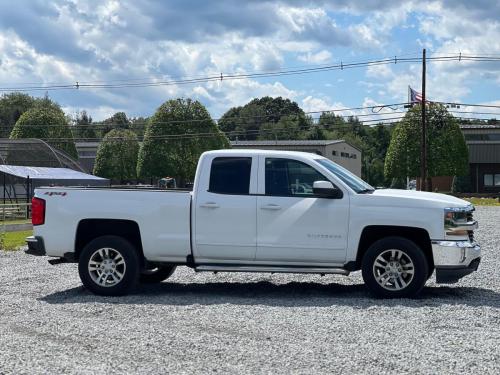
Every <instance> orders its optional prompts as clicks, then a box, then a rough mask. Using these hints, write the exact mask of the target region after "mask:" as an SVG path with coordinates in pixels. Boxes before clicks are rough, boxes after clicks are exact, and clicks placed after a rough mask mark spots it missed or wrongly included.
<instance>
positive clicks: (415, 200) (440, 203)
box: [372, 189, 471, 208]
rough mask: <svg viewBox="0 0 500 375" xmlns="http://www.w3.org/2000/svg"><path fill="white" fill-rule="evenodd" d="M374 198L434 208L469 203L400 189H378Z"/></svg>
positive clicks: (374, 193)
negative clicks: (393, 199)
mask: <svg viewBox="0 0 500 375" xmlns="http://www.w3.org/2000/svg"><path fill="white" fill-rule="evenodd" d="M372 195H374V196H379V197H388V198H389V197H392V198H399V199H397V200H398V201H400V203H402V202H401V201H405V202H406V203H407V204H408V206H414V205H419V206H420V205H425V206H435V207H442V208H445V207H466V206H470V205H471V203H469V202H467V201H465V200H463V199H460V198H456V197H453V196H451V195H447V194H439V193H430V192H426V191H415V190H402V189H380V190H375V191H374V192H373V194H372Z"/></svg>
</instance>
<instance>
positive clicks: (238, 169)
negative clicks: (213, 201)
mask: <svg viewBox="0 0 500 375" xmlns="http://www.w3.org/2000/svg"><path fill="white" fill-rule="evenodd" d="M251 168H252V158H243V157H242V158H240V157H228V158H224V157H221V158H215V159H214V160H212V167H211V169H210V183H209V186H208V191H210V192H211V193H218V194H234V195H248V193H249V189H250V170H251Z"/></svg>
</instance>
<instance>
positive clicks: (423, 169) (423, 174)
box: [420, 48, 428, 191]
mask: <svg viewBox="0 0 500 375" xmlns="http://www.w3.org/2000/svg"><path fill="white" fill-rule="evenodd" d="M421 107H422V141H421V150H420V151H421V154H420V159H421V160H420V190H422V191H427V189H428V186H427V129H426V128H427V124H426V121H425V48H424V49H423V51H422V104H421Z"/></svg>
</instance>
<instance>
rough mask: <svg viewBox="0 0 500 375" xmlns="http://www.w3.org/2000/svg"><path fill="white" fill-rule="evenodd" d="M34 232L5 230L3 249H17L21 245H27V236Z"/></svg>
mask: <svg viewBox="0 0 500 375" xmlns="http://www.w3.org/2000/svg"><path fill="white" fill-rule="evenodd" d="M32 234H33V231H32V230H24V231H21V232H5V235H4V239H3V250H17V249H18V248H19V247H21V246H24V245H26V241H25V240H26V237H28V236H31V235H32Z"/></svg>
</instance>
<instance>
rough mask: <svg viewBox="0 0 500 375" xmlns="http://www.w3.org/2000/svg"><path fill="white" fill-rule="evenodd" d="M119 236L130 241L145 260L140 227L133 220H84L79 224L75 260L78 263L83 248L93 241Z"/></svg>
mask: <svg viewBox="0 0 500 375" xmlns="http://www.w3.org/2000/svg"><path fill="white" fill-rule="evenodd" d="M109 235H113V236H119V237H123V238H125V239H126V240H127V241H129V242H130V243H131V244H132V245H133V246H134V247H135V249H136V250H137V252H138V254H139V256H140V258H141V260H144V252H143V249H142V241H141V233H140V230H139V225H137V223H136V222H135V221H132V220H116V219H84V220H82V221H80V222H79V223H78V228H77V229H76V239H75V260H76V261H78V259H79V257H80V253H81V252H82V250H83V248H84V247H85V246H86V245H87V244H88V243H89V242H90V241H92V240H93V239H95V238H97V237H101V236H109Z"/></svg>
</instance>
